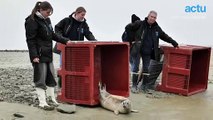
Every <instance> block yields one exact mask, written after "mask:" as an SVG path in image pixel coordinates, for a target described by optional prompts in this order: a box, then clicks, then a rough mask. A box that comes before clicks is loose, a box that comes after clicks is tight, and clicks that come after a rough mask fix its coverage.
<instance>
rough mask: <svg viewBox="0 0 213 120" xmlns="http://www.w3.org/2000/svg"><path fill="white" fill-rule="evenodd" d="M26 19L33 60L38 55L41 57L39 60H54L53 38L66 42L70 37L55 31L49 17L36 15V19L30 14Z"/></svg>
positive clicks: (27, 36)
mask: <svg viewBox="0 0 213 120" xmlns="http://www.w3.org/2000/svg"><path fill="white" fill-rule="evenodd" d="M25 20H26V21H25V30H26V39H27V40H26V41H27V46H28V49H29V55H30V60H31V62H33V59H34V58H36V57H38V58H39V60H40V61H39V62H52V60H53V58H52V57H53V53H52V40H55V41H57V42H60V43H63V44H66V42H67V41H68V39H67V38H63V37H60V36H58V35H56V34H55V33H54V32H53V29H52V25H51V21H50V19H49V18H47V19H42V18H40V17H38V16H37V15H35V16H34V19H32V18H31V17H30V16H28V17H27V18H26V19H25Z"/></svg>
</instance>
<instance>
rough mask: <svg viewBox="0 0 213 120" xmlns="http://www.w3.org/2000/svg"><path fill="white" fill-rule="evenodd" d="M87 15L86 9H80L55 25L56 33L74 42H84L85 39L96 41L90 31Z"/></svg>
mask: <svg viewBox="0 0 213 120" xmlns="http://www.w3.org/2000/svg"><path fill="white" fill-rule="evenodd" d="M85 15H86V10H85V8H84V7H78V8H77V9H76V10H75V12H73V13H72V14H71V15H70V16H69V17H66V18H64V19H62V20H61V21H60V22H59V23H58V24H56V25H55V32H56V33H57V34H58V35H61V36H63V37H67V38H69V39H70V40H72V41H84V37H86V38H87V39H88V40H90V41H94V40H95V37H94V35H93V34H92V32H91V31H90V29H89V26H88V24H87V22H86V19H85Z"/></svg>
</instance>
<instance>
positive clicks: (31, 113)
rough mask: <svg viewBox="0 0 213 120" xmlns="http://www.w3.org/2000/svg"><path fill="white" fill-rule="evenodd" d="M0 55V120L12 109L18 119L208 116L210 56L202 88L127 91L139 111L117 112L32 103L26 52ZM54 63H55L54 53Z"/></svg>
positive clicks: (184, 119)
mask: <svg viewBox="0 0 213 120" xmlns="http://www.w3.org/2000/svg"><path fill="white" fill-rule="evenodd" d="M0 56H1V57H0V99H1V100H2V101H1V102H0V120H12V119H16V118H15V117H14V116H13V114H14V113H20V114H22V115H24V118H21V120H30V119H31V120H70V119H72V120H109V119H111V120H141V119H144V120H201V119H202V120H212V111H213V94H212V93H213V84H212V82H213V56H212V57H211V65H210V69H209V84H208V89H207V90H206V91H205V92H202V93H199V94H195V95H192V96H189V97H185V96H181V95H176V94H171V93H162V92H154V93H153V95H145V94H142V93H140V94H131V95H130V99H131V100H132V103H133V107H134V109H137V110H139V111H140V112H139V113H131V114H129V115H118V116H116V115H114V114H113V113H112V112H110V111H107V110H105V109H102V108H101V107H85V106H77V112H76V113H75V114H62V113H59V112H57V111H56V110H55V111H50V112H47V111H43V110H41V109H38V108H37V107H34V106H35V104H37V101H36V94H35V89H34V85H33V82H32V66H31V64H30V61H29V57H28V52H0ZM54 65H55V68H58V66H59V56H58V55H55V54H54Z"/></svg>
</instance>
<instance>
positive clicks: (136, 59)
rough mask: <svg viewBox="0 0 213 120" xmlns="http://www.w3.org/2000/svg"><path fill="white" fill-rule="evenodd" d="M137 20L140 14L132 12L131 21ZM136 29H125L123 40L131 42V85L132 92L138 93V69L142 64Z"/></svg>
mask: <svg viewBox="0 0 213 120" xmlns="http://www.w3.org/2000/svg"><path fill="white" fill-rule="evenodd" d="M137 20H140V18H139V17H138V16H136V15H135V14H132V16H131V23H134V22H136V21H137ZM135 32H136V30H135V31H130V30H125V31H124V33H123V34H122V41H123V42H129V44H130V58H129V59H130V60H129V61H130V65H131V74H132V78H131V80H132V86H131V92H132V93H138V90H137V81H138V74H139V73H138V71H139V64H140V58H141V56H140V52H139V49H140V45H141V44H140V41H136V40H135Z"/></svg>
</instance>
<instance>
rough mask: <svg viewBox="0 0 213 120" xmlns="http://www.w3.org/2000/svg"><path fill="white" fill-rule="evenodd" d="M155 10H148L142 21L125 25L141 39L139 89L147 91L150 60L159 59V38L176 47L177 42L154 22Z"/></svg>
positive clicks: (155, 17)
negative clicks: (140, 79)
mask: <svg viewBox="0 0 213 120" xmlns="http://www.w3.org/2000/svg"><path fill="white" fill-rule="evenodd" d="M156 19H157V12H156V11H150V12H149V14H148V17H146V18H145V20H143V21H141V20H140V21H136V22H134V23H131V24H129V25H127V26H126V29H127V30H131V31H135V30H136V33H135V39H136V40H138V41H141V46H140V54H141V56H142V61H143V64H142V71H143V82H142V86H141V89H142V91H143V92H145V93H147V92H149V90H148V85H149V75H150V73H149V65H150V60H151V59H153V60H157V61H158V60H159V52H160V51H159V38H160V39H161V40H163V41H165V42H168V43H171V44H172V45H173V46H174V47H176V48H177V47H178V43H177V42H176V41H175V40H173V39H172V38H171V37H169V36H168V35H167V34H166V33H165V32H164V31H163V30H162V29H161V27H160V26H159V25H158V23H157V22H156Z"/></svg>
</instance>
